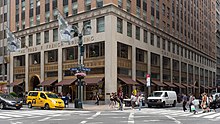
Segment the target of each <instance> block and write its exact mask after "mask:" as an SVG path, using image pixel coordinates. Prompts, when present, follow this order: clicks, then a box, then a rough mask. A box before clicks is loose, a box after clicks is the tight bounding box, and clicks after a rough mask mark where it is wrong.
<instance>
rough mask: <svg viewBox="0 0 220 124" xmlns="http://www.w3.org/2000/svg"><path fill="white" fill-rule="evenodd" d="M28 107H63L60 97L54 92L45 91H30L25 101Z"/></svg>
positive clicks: (47, 108)
mask: <svg viewBox="0 0 220 124" xmlns="http://www.w3.org/2000/svg"><path fill="white" fill-rule="evenodd" d="M26 103H27V105H28V108H32V107H40V108H41V109H46V110H49V109H63V108H64V107H65V105H64V102H63V100H62V99H60V98H58V96H57V95H56V94H55V93H52V92H45V91H30V92H29V93H28V96H27V101H26Z"/></svg>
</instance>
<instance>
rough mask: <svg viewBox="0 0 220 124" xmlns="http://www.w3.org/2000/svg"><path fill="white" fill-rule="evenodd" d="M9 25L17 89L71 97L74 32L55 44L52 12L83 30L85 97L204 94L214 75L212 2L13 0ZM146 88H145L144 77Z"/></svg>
mask: <svg viewBox="0 0 220 124" xmlns="http://www.w3.org/2000/svg"><path fill="white" fill-rule="evenodd" d="M10 10H11V11H10V17H11V19H10V29H11V30H12V31H13V32H14V33H15V34H16V36H17V37H19V38H21V47H22V49H21V52H18V53H11V56H10V60H11V61H10V82H11V86H13V90H14V91H15V92H19V91H22V90H23V91H29V90H35V89H38V88H43V89H44V90H52V91H55V92H59V93H60V92H63V93H67V92H68V93H71V94H72V97H73V99H74V98H75V97H77V96H76V94H77V84H78V83H77V80H76V77H75V76H74V73H75V72H72V71H70V68H74V67H77V63H78V37H75V36H74V38H73V39H72V41H71V43H70V44H66V43H61V41H60V36H59V35H58V22H57V20H56V19H57V14H58V12H61V13H62V15H64V17H65V19H66V20H67V21H68V22H69V24H71V25H73V26H77V27H79V29H80V30H81V29H82V27H83V26H85V25H87V24H89V25H91V27H92V30H91V33H88V32H83V34H84V37H83V42H84V66H85V67H87V68H91V71H89V72H86V73H87V76H86V77H85V79H84V80H83V81H84V87H83V91H84V100H93V99H94V98H95V94H96V93H99V94H100V98H101V100H105V99H106V100H107V99H109V95H110V93H112V92H118V93H123V94H124V95H130V94H131V93H132V90H133V89H137V91H139V92H144V93H146V94H147V95H148V93H150V92H151V91H154V90H175V91H176V92H177V93H195V94H196V95H197V96H199V93H202V92H210V91H211V90H212V88H213V86H214V85H215V80H216V77H215V76H216V39H215V38H216V36H215V29H216V26H215V23H216V18H215V15H216V0H11V2H10ZM147 74H148V75H150V78H151V81H150V87H146V75H147Z"/></svg>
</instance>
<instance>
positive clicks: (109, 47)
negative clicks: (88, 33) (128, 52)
mask: <svg viewBox="0 0 220 124" xmlns="http://www.w3.org/2000/svg"><path fill="white" fill-rule="evenodd" d="M116 20H117V18H116V17H115V16H111V15H108V16H106V17H105V24H112V25H116V24H117V22H116ZM116 31H117V30H116V26H105V103H106V104H108V103H109V99H110V98H109V97H110V94H111V93H112V92H117V40H116V39H115V37H116V36H115V32H116Z"/></svg>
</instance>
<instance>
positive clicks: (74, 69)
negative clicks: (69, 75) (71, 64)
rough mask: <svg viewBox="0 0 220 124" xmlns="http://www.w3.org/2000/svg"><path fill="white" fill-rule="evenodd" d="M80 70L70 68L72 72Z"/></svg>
mask: <svg viewBox="0 0 220 124" xmlns="http://www.w3.org/2000/svg"><path fill="white" fill-rule="evenodd" d="M77 70H78V68H70V71H77Z"/></svg>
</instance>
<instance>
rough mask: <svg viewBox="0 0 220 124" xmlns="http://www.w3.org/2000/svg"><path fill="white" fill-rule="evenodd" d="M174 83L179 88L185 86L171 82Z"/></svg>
mask: <svg viewBox="0 0 220 124" xmlns="http://www.w3.org/2000/svg"><path fill="white" fill-rule="evenodd" d="M173 84H174V85H176V86H177V87H179V88H185V87H184V86H183V85H182V84H180V83H173Z"/></svg>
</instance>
